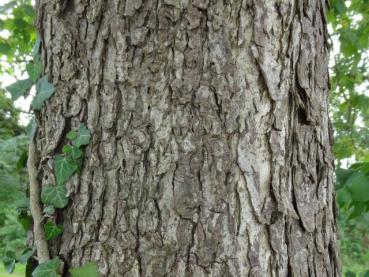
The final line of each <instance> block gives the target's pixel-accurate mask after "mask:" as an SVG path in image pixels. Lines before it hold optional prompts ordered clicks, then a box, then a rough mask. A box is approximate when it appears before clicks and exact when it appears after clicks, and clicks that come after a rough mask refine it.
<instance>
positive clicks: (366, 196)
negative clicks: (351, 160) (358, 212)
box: [346, 172, 369, 202]
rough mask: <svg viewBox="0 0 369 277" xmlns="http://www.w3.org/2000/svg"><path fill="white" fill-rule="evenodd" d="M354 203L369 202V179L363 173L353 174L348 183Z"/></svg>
mask: <svg viewBox="0 0 369 277" xmlns="http://www.w3.org/2000/svg"><path fill="white" fill-rule="evenodd" d="M346 186H347V189H348V190H349V191H350V192H351V195H352V199H353V201H354V202H365V201H368V200H369V177H368V176H366V175H365V174H363V173H361V172H356V173H355V174H353V175H352V176H351V177H350V178H349V179H348V180H347V182H346Z"/></svg>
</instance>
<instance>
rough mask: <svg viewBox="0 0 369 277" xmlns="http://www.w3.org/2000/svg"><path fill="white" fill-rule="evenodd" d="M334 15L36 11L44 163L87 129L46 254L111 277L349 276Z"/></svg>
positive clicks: (177, 8) (157, 2) (273, 7)
mask: <svg viewBox="0 0 369 277" xmlns="http://www.w3.org/2000/svg"><path fill="white" fill-rule="evenodd" d="M326 8H327V7H326V2H325V1H324V0H106V1H104V0H90V1H86V0H69V1H68V0H63V1H62V0H53V1H46V0H40V1H39V2H38V3H37V10H38V22H37V24H38V28H39V31H40V34H41V37H42V52H41V54H42V59H43V62H44V65H45V69H46V73H47V74H48V75H49V76H50V81H52V82H53V83H54V85H55V86H56V87H57V91H56V93H55V95H54V96H53V97H52V98H51V100H49V101H48V102H47V105H46V106H45V107H44V108H43V110H42V112H41V113H40V114H39V115H38V124H39V126H40V128H39V131H38V133H37V147H38V151H39V152H40V155H41V158H43V160H45V159H47V157H52V156H53V155H55V154H57V153H60V152H61V148H62V146H63V145H64V144H65V143H66V138H65V134H66V133H67V132H68V131H69V130H71V129H73V128H77V127H78V126H79V123H80V122H85V123H86V124H87V126H88V128H89V129H90V130H91V132H92V141H91V143H90V145H89V146H88V147H87V148H86V156H85V161H84V167H83V171H82V173H81V174H80V175H79V176H74V177H73V178H72V179H71V180H70V181H69V182H68V184H67V186H68V190H69V192H70V195H71V203H70V204H69V206H68V207H67V208H66V209H65V210H63V211H60V212H59V213H58V218H57V221H58V222H61V223H63V224H64V227H65V231H64V233H63V235H62V236H61V238H59V239H56V240H53V241H51V242H50V243H49V248H50V251H51V253H52V255H54V256H55V255H59V256H60V257H61V258H62V259H63V260H64V261H65V264H66V266H67V267H74V266H79V265H82V264H84V263H86V262H88V261H91V260H92V261H96V262H97V264H98V266H99V270H100V272H101V276H152V277H154V276H262V277H263V276H319V277H321V276H340V272H339V261H338V246H337V227H336V220H335V218H336V215H335V213H336V208H335V200H334V199H335V198H334V185H333V170H334V164H333V157H332V149H331V146H332V134H331V127H330V121H329V118H328V86H329V85H328V82H329V79H328V56H327V52H328V51H327V48H328V47H327V31H326V21H325V10H326ZM41 175H42V184H43V185H45V184H46V183H47V182H50V181H49V180H50V179H52V178H53V177H52V170H50V167H49V166H48V165H47V163H45V165H43V172H42V174H41Z"/></svg>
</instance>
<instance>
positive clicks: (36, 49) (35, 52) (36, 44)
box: [32, 37, 41, 59]
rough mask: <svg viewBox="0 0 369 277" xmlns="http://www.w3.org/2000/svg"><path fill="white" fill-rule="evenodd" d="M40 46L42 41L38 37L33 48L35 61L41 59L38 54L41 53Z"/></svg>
mask: <svg viewBox="0 0 369 277" xmlns="http://www.w3.org/2000/svg"><path fill="white" fill-rule="evenodd" d="M40 45H41V40H40V38H39V37H37V39H36V42H35V45H34V46H33V49H32V56H33V58H34V59H36V58H39V57H38V53H39V52H40Z"/></svg>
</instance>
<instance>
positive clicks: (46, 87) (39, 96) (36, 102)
mask: <svg viewBox="0 0 369 277" xmlns="http://www.w3.org/2000/svg"><path fill="white" fill-rule="evenodd" d="M54 91H55V87H54V86H53V84H50V83H49V81H48V77H47V75H46V76H44V77H42V78H41V79H39V80H38V81H37V84H36V96H35V97H34V98H33V101H32V103H31V107H32V108H33V109H35V110H41V108H42V106H43V104H44V102H45V101H46V100H47V99H49V98H50V97H51V96H52V95H53V94H54Z"/></svg>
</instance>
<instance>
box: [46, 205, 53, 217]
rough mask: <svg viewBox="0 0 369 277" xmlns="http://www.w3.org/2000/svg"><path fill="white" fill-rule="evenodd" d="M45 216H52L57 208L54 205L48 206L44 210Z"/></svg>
mask: <svg viewBox="0 0 369 277" xmlns="http://www.w3.org/2000/svg"><path fill="white" fill-rule="evenodd" d="M43 212H44V213H45V214H48V215H52V214H54V213H55V208H54V206H53V205H49V206H46V207H45V208H44V210H43Z"/></svg>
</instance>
